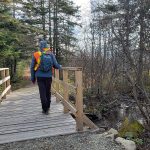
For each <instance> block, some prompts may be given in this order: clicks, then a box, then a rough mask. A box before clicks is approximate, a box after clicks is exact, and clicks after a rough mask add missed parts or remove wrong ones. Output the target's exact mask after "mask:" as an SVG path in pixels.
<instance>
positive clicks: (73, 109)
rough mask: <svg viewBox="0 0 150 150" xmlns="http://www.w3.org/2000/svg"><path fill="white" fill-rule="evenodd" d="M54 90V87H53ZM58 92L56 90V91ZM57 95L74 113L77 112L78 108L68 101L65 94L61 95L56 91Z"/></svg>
mask: <svg viewBox="0 0 150 150" xmlns="http://www.w3.org/2000/svg"><path fill="white" fill-rule="evenodd" d="M53 90H54V89H53ZM55 92H56V91H55ZM56 97H57V98H58V99H59V100H61V101H62V103H63V105H65V107H67V109H68V110H70V111H71V113H73V114H74V115H75V114H76V112H77V110H76V108H75V107H74V106H73V104H71V103H70V102H68V101H66V100H65V99H64V98H63V96H61V95H60V94H59V93H58V92H56Z"/></svg>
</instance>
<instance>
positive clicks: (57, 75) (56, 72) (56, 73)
mask: <svg viewBox="0 0 150 150" xmlns="http://www.w3.org/2000/svg"><path fill="white" fill-rule="evenodd" d="M55 78H56V79H57V80H59V70H57V69H55ZM56 91H57V92H59V83H58V82H56ZM56 102H59V100H58V99H57V97H56Z"/></svg>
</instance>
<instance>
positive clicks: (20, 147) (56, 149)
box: [0, 132, 124, 150]
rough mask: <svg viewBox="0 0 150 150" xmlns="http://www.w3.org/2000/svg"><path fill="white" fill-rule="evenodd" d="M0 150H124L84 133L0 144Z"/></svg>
mask: <svg viewBox="0 0 150 150" xmlns="http://www.w3.org/2000/svg"><path fill="white" fill-rule="evenodd" d="M0 150H124V148H122V146H121V145H118V144H117V143H115V142H114V141H112V140H111V139H110V138H104V137H102V136H101V135H100V134H96V133H89V132H85V133H76V134H71V135H65V136H55V137H47V138H40V139H34V140H27V141H21V142H13V143H8V144H2V145H0Z"/></svg>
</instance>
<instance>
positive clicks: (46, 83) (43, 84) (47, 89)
mask: <svg viewBox="0 0 150 150" xmlns="http://www.w3.org/2000/svg"><path fill="white" fill-rule="evenodd" d="M37 83H38V86H39V92H40V98H41V104H42V109H43V111H44V112H46V111H48V109H49V108H50V103H51V83H52V78H45V77H37Z"/></svg>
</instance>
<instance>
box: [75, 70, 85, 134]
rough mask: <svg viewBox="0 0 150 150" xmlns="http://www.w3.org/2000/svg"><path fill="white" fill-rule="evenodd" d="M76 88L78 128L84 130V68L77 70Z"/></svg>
mask: <svg viewBox="0 0 150 150" xmlns="http://www.w3.org/2000/svg"><path fill="white" fill-rule="evenodd" d="M75 83H76V86H77V90H76V109H77V115H76V123H77V126H76V127H77V130H78V131H83V87H82V70H77V71H75Z"/></svg>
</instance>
